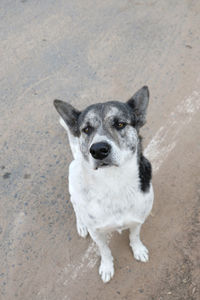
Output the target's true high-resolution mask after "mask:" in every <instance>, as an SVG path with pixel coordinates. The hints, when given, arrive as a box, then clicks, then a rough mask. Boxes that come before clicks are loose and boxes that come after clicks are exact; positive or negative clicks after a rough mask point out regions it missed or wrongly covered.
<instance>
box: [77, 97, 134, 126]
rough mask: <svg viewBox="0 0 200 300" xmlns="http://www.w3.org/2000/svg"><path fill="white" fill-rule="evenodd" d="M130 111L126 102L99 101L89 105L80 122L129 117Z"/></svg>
mask: <svg viewBox="0 0 200 300" xmlns="http://www.w3.org/2000/svg"><path fill="white" fill-rule="evenodd" d="M129 116H130V113H129V110H128V108H127V106H126V104H124V103H122V102H118V101H110V102H106V103H98V104H94V105H91V106H89V107H87V108H86V109H85V110H84V111H83V112H82V114H81V117H80V122H81V123H85V122H94V121H98V120H99V121H102V120H106V119H108V118H116V117H118V118H124V119H129Z"/></svg>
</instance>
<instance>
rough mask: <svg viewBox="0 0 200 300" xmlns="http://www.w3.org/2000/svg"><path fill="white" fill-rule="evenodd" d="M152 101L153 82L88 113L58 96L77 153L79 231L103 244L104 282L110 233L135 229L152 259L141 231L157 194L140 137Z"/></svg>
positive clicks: (72, 183) (73, 172)
mask: <svg viewBox="0 0 200 300" xmlns="http://www.w3.org/2000/svg"><path fill="white" fill-rule="evenodd" d="M148 103H149V90H148V87H147V86H144V87H142V88H141V89H140V90H138V91H137V92H136V93H135V94H134V95H133V96H132V97H131V98H130V99H129V100H128V101H127V102H125V103H123V102H120V101H109V102H105V103H97V104H93V105H90V106H88V107H87V108H86V109H84V110H83V111H79V110H77V109H75V108H74V107H73V106H72V105H71V104H68V103H66V102H63V101H61V100H54V106H55V108H56V110H57V111H58V113H59V114H60V117H61V118H60V123H61V125H62V126H63V127H64V128H65V129H66V130H67V132H68V137H69V142H70V146H71V150H72V154H73V157H74V160H73V161H72V162H71V164H70V166H69V193H70V196H71V202H72V205H73V208H74V211H75V215H76V226H77V231H78V234H79V235H80V236H81V237H83V238H85V237H86V236H87V234H88V233H89V234H90V236H91V238H92V239H93V240H94V242H95V243H96V244H97V246H98V248H99V252H100V256H101V263H100V267H99V274H100V276H101V278H102V280H103V282H108V281H110V279H111V278H112V277H113V275H114V265H113V257H112V254H111V251H110V249H109V246H108V241H107V235H108V233H111V232H113V231H118V232H120V233H121V231H122V230H125V229H129V232H130V235H129V237H130V246H131V248H132V251H133V255H134V257H135V259H136V260H139V261H142V262H146V261H148V250H147V248H146V247H145V246H144V245H143V243H142V242H141V240H140V230H141V226H142V224H143V223H144V221H145V220H146V218H147V217H148V215H149V214H150V211H151V209H152V205H153V199H154V193H153V187H152V183H151V178H152V168H151V164H150V162H149V161H148V160H147V159H146V158H145V157H144V155H143V153H142V138H141V136H140V135H139V129H140V128H141V127H142V126H143V125H144V124H145V121H146V112H147V107H148Z"/></svg>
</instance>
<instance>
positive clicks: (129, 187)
mask: <svg viewBox="0 0 200 300" xmlns="http://www.w3.org/2000/svg"><path fill="white" fill-rule="evenodd" d="M75 169H76V168H75V165H74V168H71V169H70V173H71V174H70V176H69V179H70V194H71V196H72V201H73V202H75V205H76V207H77V209H78V211H79V214H80V216H81V218H82V219H83V218H84V220H83V221H84V222H85V223H87V226H89V227H92V228H96V229H99V230H105V231H106V230H107V231H111V230H121V229H125V228H128V227H130V226H131V224H132V223H134V222H143V219H144V218H145V217H146V214H147V213H149V210H150V209H151V205H150V202H149V197H148V195H145V194H144V193H143V192H141V190H140V188H139V177H138V172H137V169H136V168H135V169H134V168H133V166H132V169H131V168H129V167H128V166H127V168H126V169H121V170H119V169H117V168H112V169H108V170H106V169H105V170H102V172H99V173H97V172H96V173H94V174H91V173H84V172H83V171H82V170H81V169H80V168H79V171H78V170H76V172H77V171H78V173H79V176H78V177H77V174H76V176H75V173H76V172H75ZM94 172H95V171H94Z"/></svg>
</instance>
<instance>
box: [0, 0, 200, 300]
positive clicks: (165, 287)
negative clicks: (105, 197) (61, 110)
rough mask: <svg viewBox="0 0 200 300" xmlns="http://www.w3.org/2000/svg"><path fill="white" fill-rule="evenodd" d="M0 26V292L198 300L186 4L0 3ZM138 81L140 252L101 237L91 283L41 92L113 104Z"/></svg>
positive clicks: (194, 126)
mask: <svg viewBox="0 0 200 300" xmlns="http://www.w3.org/2000/svg"><path fill="white" fill-rule="evenodd" d="M0 25H1V30H0V41H1V42H0V53H1V64H0V86H1V88H0V94H1V98H0V99H1V106H0V144H1V147H0V176H1V177H0V197H1V200H0V237H1V244H0V251H1V252H0V299H2V300H4V299H5V300H12V299H20V300H27V299H29V300H32V299H33V300H35V299H37V300H45V299H46V300H57V299H58V300H108V299H109V300H112V299H122V300H126V299H127V300H146V299H147V300H161V299H163V300H165V299H166V300H168V299H169V300H170V299H176V300H197V299H200V289H199V283H200V251H199V249H200V215H199V208H200V185H199V184H200V177H199V158H200V156H199V153H200V136H199V131H200V122H199V118H200V115H199V111H200V1H197V0H196V1H195V0H146V1H144V0H137V1H136V0H118V1H116V0H115V1H114V0H102V1H97V0H95V1H94V0H85V1H81V0H73V1H69V0H58V1H54V0H48V1H39V0H21V1H20V0H16V1H15V0H1V3H0ZM143 85H148V86H149V88H150V92H151V99H150V106H149V110H148V122H147V124H146V125H145V126H144V128H143V129H142V135H143V136H144V148H145V149H146V150H145V153H146V155H147V157H148V158H149V159H150V160H151V161H152V163H153V167H154V178H153V184H154V189H155V204H154V208H153V211H152V214H151V216H150V217H149V218H148V220H147V222H146V223H145V225H144V227H143V230H142V240H144V242H145V244H146V245H147V247H148V248H149V250H150V261H149V262H148V263H146V264H143V263H139V262H137V261H135V260H134V259H133V257H132V254H131V250H130V248H129V245H128V233H127V232H126V231H125V232H123V233H122V234H121V235H119V234H117V233H116V234H113V236H112V239H111V249H112V252H113V255H114V258H115V276H114V278H113V280H112V281H111V282H110V283H108V284H103V283H102V282H101V280H100V277H99V275H98V265H99V257H98V255H97V253H96V247H95V245H94V244H93V243H92V241H91V239H90V238H87V239H85V240H84V239H81V238H79V237H78V235H77V233H76V228H75V216H74V212H73V209H72V206H71V204H70V202H69V194H68V181H67V178H68V166H69V162H70V161H71V159H72V155H71V153H70V149H69V144H68V140H67V136H66V132H65V131H64V130H63V129H62V128H61V127H60V125H59V124H58V114H57V113H56V111H55V109H54V107H53V105H52V101H53V99H54V98H58V99H62V100H67V101H68V102H71V103H73V104H74V105H75V106H77V107H78V108H83V107H85V106H87V105H88V104H91V103H95V102H97V101H98V102H103V101H106V100H111V99H121V100H123V101H126V100H127V99H128V98H129V97H130V96H131V95H132V94H133V93H134V92H135V91H136V90H137V89H139V88H140V87H141V86H143Z"/></svg>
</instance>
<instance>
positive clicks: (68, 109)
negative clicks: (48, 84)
mask: <svg viewBox="0 0 200 300" xmlns="http://www.w3.org/2000/svg"><path fill="white" fill-rule="evenodd" d="M53 104H54V106H55V108H56V110H57V112H58V113H59V114H60V115H61V117H62V119H63V120H64V121H65V123H66V124H67V126H68V128H69V129H70V131H71V133H72V134H73V135H74V136H79V128H78V117H79V115H80V114H81V112H80V111H78V110H77V109H75V108H74V107H73V106H72V105H71V104H69V103H66V102H64V101H61V100H57V99H56V100H54V102H53Z"/></svg>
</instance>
